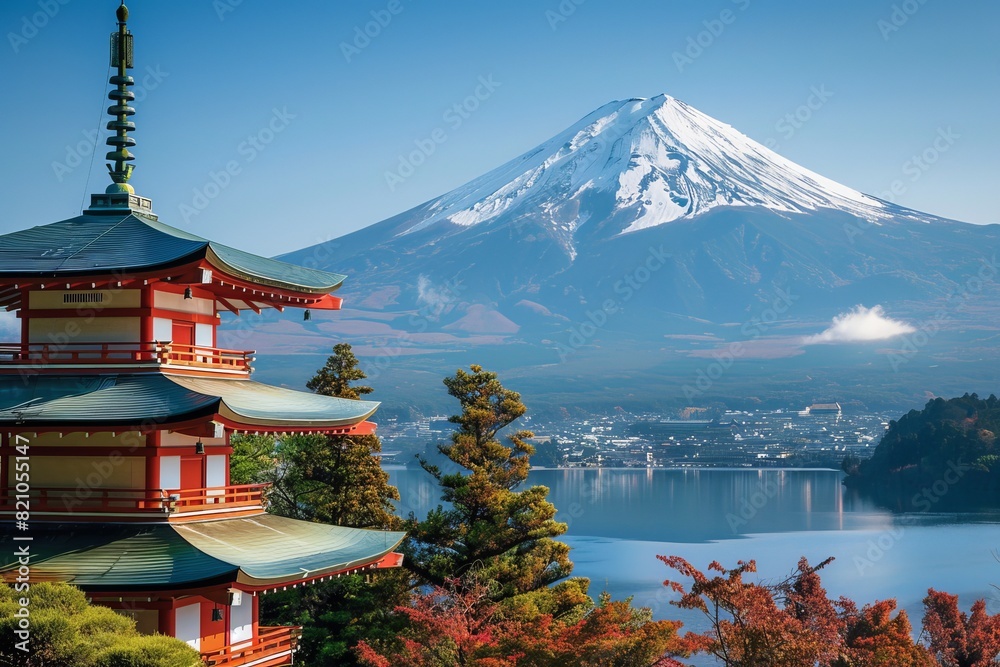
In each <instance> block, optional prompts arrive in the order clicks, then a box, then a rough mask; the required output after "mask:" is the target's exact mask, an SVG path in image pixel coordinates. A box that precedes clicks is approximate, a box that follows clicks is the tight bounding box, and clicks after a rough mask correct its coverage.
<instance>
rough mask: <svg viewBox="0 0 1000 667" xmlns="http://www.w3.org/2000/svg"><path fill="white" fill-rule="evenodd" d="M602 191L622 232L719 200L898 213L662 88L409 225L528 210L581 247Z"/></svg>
mask: <svg viewBox="0 0 1000 667" xmlns="http://www.w3.org/2000/svg"><path fill="white" fill-rule="evenodd" d="M585 196H586V202H585V201H584V200H583V198H584V197H585ZM595 196H596V197H598V198H601V197H603V198H605V199H606V200H607V202H608V207H607V210H610V211H611V215H612V216H613V217H615V218H616V219H617V220H619V221H620V224H621V225H622V227H621V231H620V233H623V234H624V233H629V232H634V231H638V230H641V229H646V228H649V227H654V226H657V225H661V224H664V223H669V222H672V221H674V220H679V219H684V218H691V217H694V216H697V215H700V214H702V213H705V212H707V211H709V210H711V209H713V208H716V207H720V206H759V207H764V208H767V209H771V210H774V211H784V212H790V213H797V212H806V211H814V210H816V209H820V208H827V209H837V210H841V211H847V212H849V213H851V214H853V215H856V216H859V217H861V218H864V219H866V220H869V221H873V222H875V221H878V220H880V219H884V218H889V217H891V215H892V214H891V212H890V211H889V210H888V208H887V205H886V204H885V203H884V202H882V201H880V200H878V199H874V198H872V197H869V196H867V195H864V194H862V193H860V192H858V191H856V190H853V189H851V188H848V187H846V186H844V185H841V184H839V183H836V182H834V181H831V180H830V179H828V178H825V177H823V176H820V175H819V174H816V173H814V172H812V171H810V170H808V169H806V168H804V167H802V166H800V165H797V164H795V163H794V162H792V161H790V160H787V159H785V158H783V157H781V156H780V155H778V154H777V153H775V152H773V151H771V150H770V149H768V148H766V147H765V146H763V145H761V144H759V143H757V142H756V141H753V140H752V139H750V138H749V137H747V136H746V135H744V134H742V133H740V132H738V131H737V130H735V129H733V128H732V127H730V126H729V125H726V124H725V123H722V122H719V121H717V120H715V119H714V118H712V117H710V116H707V115H705V114H703V113H701V112H700V111H698V110H697V109H695V108H693V107H691V106H689V105H687V104H685V103H684V102H681V101H680V100H677V99H675V98H673V97H670V96H668V95H659V96H657V97H653V98H649V99H640V98H635V99H630V100H625V101H615V102H611V103H609V104H606V105H604V106H603V107H601V108H599V109H597V110H596V111H594V112H592V113H591V114H589V115H588V116H586V117H584V118H583V119H582V120H580V121H579V122H578V123H576V124H575V125H573V126H572V127H570V128H568V129H567V130H565V131H563V132H561V133H560V134H558V135H557V136H555V137H553V138H552V139H550V140H549V141H546V142H545V143H543V144H542V145H540V146H538V147H537V148H535V149H534V150H531V151H528V152H527V153H525V154H524V155H521V156H520V157H518V158H516V159H514V160H511V161H510V162H508V163H507V164H504V165H502V166H501V167H499V168H497V169H495V170H493V171H491V172H489V173H487V174H485V175H483V176H480V177H479V178H476V179H474V180H472V181H470V182H469V183H467V184H465V185H463V186H461V187H459V188H457V189H455V190H453V191H452V192H449V193H448V194H446V195H444V196H442V197H440V198H438V199H436V200H434V201H432V202H429V204H428V206H427V215H426V217H424V218H423V219H422V220H420V221H419V222H417V223H416V224H414V225H412V226H410V227H409V228H407V229H406V230H405V231H403V232H402V233H403V234H409V233H411V232H415V231H418V230H420V229H424V228H426V227H428V226H430V225H432V224H434V223H437V222H441V221H445V220H446V221H448V222H451V223H453V224H455V225H462V226H472V225H477V224H481V223H485V222H489V221H492V220H496V219H497V218H499V217H500V216H504V217H505V219H511V220H516V219H519V218H522V217H524V216H531V217H532V218H533V219H536V220H538V219H541V220H542V221H545V222H548V223H549V224H550V226H551V229H552V231H553V233H554V234H555V235H556V236H557V237H560V238H561V239H562V240H563V243H564V245H565V246H566V247H567V250H568V251H570V253H571V254H574V253H573V252H572V247H573V241H572V236H573V233H574V231H575V230H576V229H577V228H579V227H580V226H581V225H583V224H585V223H586V222H587V221H588V219H589V218H590V217H591V214H592V208H593V202H594V201H597V200H595V199H594V197H595ZM600 208H601V210H602V211H605V214H606V210H605V208H606V207H605V206H601V207H600Z"/></svg>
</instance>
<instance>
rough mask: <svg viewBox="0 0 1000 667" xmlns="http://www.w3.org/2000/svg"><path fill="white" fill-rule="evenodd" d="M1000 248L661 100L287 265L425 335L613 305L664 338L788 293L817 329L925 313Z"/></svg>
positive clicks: (584, 126) (607, 117)
mask: <svg viewBox="0 0 1000 667" xmlns="http://www.w3.org/2000/svg"><path fill="white" fill-rule="evenodd" d="M998 249H1000V230H998V227H997V226H995V225H992V226H977V225H967V224H964V223H959V222H954V221H950V220H945V219H942V218H937V217H935V216H932V215H927V214H923V213H920V212H917V211H913V210H910V209H905V208H902V207H899V206H896V205H893V204H891V203H888V202H885V201H882V200H879V199H877V198H874V197H871V196H869V195H865V194H862V193H861V192H858V191H856V190H853V189H851V188H849V187H846V186H844V185H841V184H839V183H836V182H834V181H832V180H830V179H828V178H825V177H823V176H820V175H819V174H817V173H814V172H812V171H810V170H808V169H806V168H804V167H802V166H800V165H797V164H795V163H794V162H791V161H790V160H787V159H785V158H783V157H782V156H780V155H778V154H777V153H775V152H773V151H771V150H769V149H768V148H766V147H764V146H762V145H761V144H759V143H757V142H755V141H753V140H751V139H749V138H748V137H746V136H745V135H743V134H741V133H740V132H738V131H737V130H735V129H733V128H732V127H730V126H729V125H726V124H725V123H722V122H720V121H718V120H715V119H713V118H711V117H709V116H706V115H705V114H703V113H701V112H700V111H698V110H696V109H694V108H692V107H691V106H689V105H687V104H685V103H683V102H681V101H679V100H676V99H674V98H671V97H668V96H665V95H661V96H658V97H654V98H650V99H630V100H626V101H618V102H612V103H610V104H607V105H605V106H603V107H601V108H600V109H597V110H596V111H594V112H593V113H591V114H589V115H587V116H586V117H584V118H583V119H582V120H580V121H579V122H577V123H575V124H574V125H572V126H571V127H569V128H568V129H566V130H564V131H563V132H561V133H559V134H558V135H556V136H555V137H554V138H552V139H551V140H549V141H546V142H545V143H543V144H542V145H540V146H538V147H536V148H535V149H533V150H530V151H528V152H527V153H524V154H523V155H521V156H520V157H518V158H516V159H514V160H511V161H510V162H508V163H506V164H504V165H502V166H501V167H499V168H497V169H494V170H493V171H490V172H489V173H487V174H485V175H483V176H480V177H479V178H476V179H474V180H472V181H470V182H468V183H467V184H465V185H463V186H461V187H459V188H457V189H455V190H453V191H452V192H449V193H447V194H445V195H443V196H441V197H439V198H437V199H434V200H432V201H430V202H427V203H425V204H422V205H420V206H418V207H416V208H414V209H411V210H409V211H406V212H404V213H401V214H399V215H397V216H394V217H392V218H389V219H388V220H385V221H383V222H380V223H377V224H375V225H372V226H370V227H367V228H365V229H362V230H360V231H358V232H355V233H353V234H349V235H346V236H344V237H341V238H338V239H335V240H333V241H330V242H327V243H325V244H322V245H321V246H316V247H312V248H305V249H303V250H300V251H297V252H294V253H291V254H289V255H286V256H284V257H283V259H286V260H288V261H292V262H300V263H305V264H307V265H310V266H316V265H318V266H320V267H321V268H327V269H331V270H336V271H340V272H344V273H347V274H348V275H349V276H350V278H349V281H348V283H347V286H346V287H345V289H344V296H345V298H346V299H347V303H348V305H349V306H351V307H354V308H359V309H370V310H373V311H380V312H382V313H386V314H388V313H396V314H398V315H400V316H402V315H403V314H412V313H417V314H418V317H417V318H416V320H417V324H412V322H411V324H412V326H413V327H417V326H418V325H419V327H418V328H420V330H421V332H424V331H428V330H434V331H438V332H440V333H441V334H442V335H444V334H447V335H450V336H461V335H464V334H468V333H473V332H474V333H485V334H496V335H498V336H499V335H502V336H510V335H513V334H515V333H517V334H519V335H521V336H526V335H527V334H528V333H529V332H532V331H534V332H536V333H539V332H542V333H545V332H548V333H551V332H552V331H553V330H554V329H557V328H558V327H560V326H565V323H567V322H569V323H572V322H579V321H581V318H583V317H585V316H586V314H587V313H591V312H593V308H594V307H595V304H602V303H606V302H608V300H609V299H610V300H612V301H614V302H615V305H616V311H615V312H616V315H615V319H616V322H618V323H619V326H622V327H625V328H626V329H627V330H628V332H629V334H630V335H632V334H635V335H644V336H647V335H648V336H653V337H659V336H662V334H663V333H664V332H668V331H669V329H670V327H671V326H672V324H671V322H675V321H676V318H678V317H682V318H684V317H686V318H703V319H709V320H712V321H715V322H741V321H744V320H745V319H746V318H748V317H751V316H752V315H753V313H754V312H756V311H757V310H760V308H761V307H762V306H763V305H766V304H768V303H770V302H771V301H773V299H774V298H775V296H774V295H775V294H776V293H779V292H782V291H785V292H787V291H788V290H789V289H794V290H795V294H796V295H797V301H796V312H797V313H806V312H812V313H814V314H815V313H819V314H822V315H823V316H824V317H826V316H832V315H835V314H836V312H837V311H836V309H837V308H849V307H851V306H853V305H855V304H857V303H869V304H870V305H874V304H876V303H883V304H886V303H890V302H893V301H896V302H901V301H907V302H915V301H916V302H919V301H922V300H923V301H926V300H928V299H931V298H934V297H941V296H943V295H946V294H947V293H948V292H949V291H950V290H953V289H954V288H955V286H956V285H959V284H960V283H961V282H962V281H963V279H964V278H963V276H967V275H973V274H974V273H975V271H976V269H977V267H978V266H979V263H980V262H981V260H982V257H989V256H990V255H991V254H995V253H996V252H997V250H998ZM651 257H654V258H655V261H652V260H651V259H650V258H651ZM654 265H655V270H653V269H652V267H653V266H654ZM643 266H646V267H648V270H647V269H642V270H641V271H640V268H639V267H643ZM637 271H640V273H641V272H642V271H646V273H647V275H644V276H642V277H644V280H642V281H641V284H639V285H631V286H629V287H628V288H627V289H626V288H624V287H622V285H623V281H625V282H626V283H627V282H628V280H629V277H630V276H635V275H636V272H637ZM828 310H831V311H833V312H831V313H829V314H827V312H826V311H828ZM427 313H431V315H430V316H428V315H427ZM671 318H673V319H671ZM390 319H391V318H390ZM382 321H390V320H389V319H383V320H382ZM401 322H402V320H400V319H397V320H396V324H399V325H400V326H401V327H404V328H405V326H406V325H404V324H400V323H401ZM396 324H393V325H392V326H396ZM380 326H381V325H380ZM362 328H363V327H362ZM365 330H366V331H367V329H365ZM529 337H530V336H529Z"/></svg>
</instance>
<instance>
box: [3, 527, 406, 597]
mask: <svg viewBox="0 0 1000 667" xmlns="http://www.w3.org/2000/svg"><path fill="white" fill-rule="evenodd" d="M7 527H8V529H9V530H13V524H8V525H7ZM32 531H33V532H32V537H33V540H32V542H31V552H32V558H31V576H32V580H33V581H62V582H66V583H70V584H74V585H76V586H80V587H81V588H83V589H85V590H87V591H95V592H96V591H129V590H147V591H152V590H170V589H186V588H196V587H199V586H209V585H216V584H220V583H227V582H236V583H240V584H244V585H247V586H253V587H260V588H266V587H269V586H281V585H285V584H291V583H293V582H298V581H304V580H309V579H315V578H318V577H322V576H326V575H328V574H333V573H337V572H343V571H345V570H350V569H355V568H360V567H364V566H366V565H370V564H373V563H376V562H378V561H379V560H381V559H382V558H383V557H385V556H386V555H388V554H389V553H390V552H392V551H393V549H395V548H396V547H397V546H398V545H399V543H400V542H402V540H403V538H404V537H405V536H406V534H405V533H402V532H391V531H382V530H370V529H362V528H347V527H344V526H331V525H328V524H321V523H312V522H309V521H299V520H296V519H289V518H286V517H281V516H277V515H274V514H259V515H256V516H252V517H244V518H236V519H220V520H215V521H202V522H196V523H184V524H153V525H149V524H146V525H135V524H133V525H123V524H58V525H52V526H47V525H36V526H34V527H33V528H32ZM0 562H2V563H3V564H2V565H0V577H3V578H10V577H13V576H16V574H17V568H18V562H17V559H16V557H11V556H9V555H8V556H7V557H6V558H4V559H3V561H0Z"/></svg>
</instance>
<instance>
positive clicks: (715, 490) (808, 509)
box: [390, 468, 1000, 630]
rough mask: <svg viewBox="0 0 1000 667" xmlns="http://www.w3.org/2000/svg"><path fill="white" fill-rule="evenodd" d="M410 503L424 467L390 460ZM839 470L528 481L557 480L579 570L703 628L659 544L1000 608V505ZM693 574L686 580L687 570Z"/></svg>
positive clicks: (701, 564)
mask: <svg viewBox="0 0 1000 667" xmlns="http://www.w3.org/2000/svg"><path fill="white" fill-rule="evenodd" d="M390 475H391V477H392V483H393V484H394V485H396V486H397V487H398V488H399V491H400V496H401V498H402V500H401V502H400V511H401V513H403V514H404V515H405V514H407V513H409V512H410V511H413V512H415V513H417V514H418V515H422V514H423V513H425V512H426V511H427V510H428V509H429V508H431V507H434V506H436V505H437V504H438V503H439V493H438V491H437V487H436V486H435V485H434V483H433V482H434V480H433V479H432V478H431V477H430V475H428V474H427V473H425V472H424V471H422V470H404V469H395V470H390ZM842 479H843V474H842V473H840V472H838V471H833V470H774V469H768V470H749V469H739V470H724V469H597V468H576V469H567V470H533V471H532V472H531V476H530V478H529V483H531V484H543V485H545V486H547V487H549V489H550V494H549V498H550V499H551V500H552V502H553V503H554V504H555V506H556V508H558V510H559V514H558V516H557V519H558V520H559V521H563V522H565V523H567V524H569V530H568V531H567V533H566V535H564V536H563V537H562V538H560V539H562V540H563V541H565V542H567V543H568V544H569V545H570V546H571V547H572V548H573V550H572V553H571V554H570V556H571V558H572V560H573V562H574V563H575V564H576V567H575V569H574V572H573V574H574V576H583V577H589V578H590V580H591V582H592V584H591V594H592V595H593V596H594V597H596V595H597V594H598V593H599V592H600V591H601V590H604V589H606V590H608V591H610V592H611V593H612V594H613V596H614V597H615V598H622V597H626V596H634V601H635V603H636V604H638V605H641V606H646V607H651V608H652V609H653V611H654V613H655V615H656V617H658V618H673V619H681V620H683V621H684V622H685V626H686V627H688V628H689V629H697V630H703V629H704V627H703V624H702V621H701V619H700V618H698V617H696V616H692V615H691V614H690V612H683V613H682V611H681V610H678V609H677V608H676V607H674V606H672V605H670V604H669V602H670V600H672V599H676V596H675V595H674V594H672V593H669V592H668V591H667V590H666V589H665V588H664V587H663V585H662V583H663V580H664V579H666V578H668V577H669V578H675V575H676V573H674V572H673V571H672V570H668V568H667V567H666V566H665V565H663V564H662V563H661V562H660V561H658V560H656V555H657V554H663V555H676V556H682V557H684V558H686V559H687V560H689V561H690V562H691V563H692V564H693V565H694V566H695V567H697V568H699V569H701V570H703V571H704V570H705V569H706V568H707V566H708V564H709V563H710V562H711V561H713V560H718V561H720V562H721V563H722V564H723V565H724V566H726V567H732V566H734V565H735V564H736V561H737V560H741V559H742V560H750V559H754V560H756V561H757V565H758V570H759V576H760V577H762V578H763V579H783V578H784V577H785V576H786V575H788V574H789V573H790V572H791V571H792V570H793V569H794V567H795V564H796V562H797V561H798V559H799V557H800V556H805V557H807V558H808V559H809V561H810V562H812V563H819V562H820V561H822V560H824V559H825V558H827V557H829V556H834V557H835V558H836V560H835V561H834V562H833V563H831V564H830V565H828V566H827V567H826V568H825V569H824V570H823V571H822V572H821V575H822V579H823V583H824V585H825V587H826V589H827V591H828V593H829V594H830V596H831V597H833V598H836V597H839V596H841V595H846V596H848V597H851V598H853V599H854V600H855V601H856V602H858V603H859V605H860V604H863V603H868V602H873V601H874V600H876V599H883V598H893V597H894V598H896V599H897V601H898V602H899V603H900V606H901V607H903V608H905V609H906V610H907V612H908V613H909V614H910V620H911V622H912V623H913V624H914V625H915V626H917V628H919V625H920V619H921V617H922V615H923V611H922V605H921V600H922V599H923V597H924V596H925V595H926V593H927V589H928V588H929V587H934V588H936V589H938V590H945V591H948V592H949V593H953V594H958V595H959V596H960V601H959V602H960V605H961V607H962V608H963V609H965V610H967V609H968V607H969V606H970V605H971V604H972V602H973V600H975V599H977V598H986V599H987V601H988V607H989V610H990V611H991V612H992V613H997V612H1000V595H998V594H997V592H996V590H995V589H994V588H993V587H992V584H994V583H997V584H1000V562H998V561H997V559H996V558H994V550H996V549H998V548H1000V530H998V524H1000V512H974V513H973V512H970V513H936V512H934V510H933V505H931V503H929V502H925V503H921V504H920V505H919V507H921V508H924V507H926V506H928V505H931V509H930V511H926V512H910V513H892V512H889V511H886V510H884V509H881V508H880V507H878V506H876V505H875V504H874V503H873V502H871V501H870V500H867V499H865V498H864V497H862V496H859V495H858V494H857V492H855V491H853V490H849V489H845V488H844V486H843V485H842V484H841V480H842ZM685 583H687V582H685Z"/></svg>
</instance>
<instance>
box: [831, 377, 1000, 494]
mask: <svg viewBox="0 0 1000 667" xmlns="http://www.w3.org/2000/svg"><path fill="white" fill-rule="evenodd" d="M997 433H1000V400H998V399H997V397H996V396H994V395H992V394H991V395H990V397H989V398H987V399H981V398H979V396H977V395H976V394H966V395H965V396H962V397H961V398H952V399H950V400H947V401H946V400H944V399H943V398H936V399H934V400H933V401H929V402H928V403H927V405H926V406H925V407H924V409H923V410H920V411H917V410H911V411H910V412H909V413H908V414H906V415H904V416H903V417H902V418H900V420H899V421H891V422H889V429H888V430H887V431H886V433H885V435H884V436H883V437H882V441H881V442H880V443H879V445H878V447H877V448H876V449H875V453H874V454H873V455H872V457H871V458H870V459H867V460H861V459H859V458H857V457H853V456H849V457H847V458H846V459H844V462H843V469H844V472H846V473H847V475H848V477H847V478H846V479H845V480H844V483H845V484H846V485H847V486H850V487H855V488H858V489H861V490H862V491H864V492H866V493H869V494H871V495H872V496H874V497H875V498H876V499H877V500H878V501H880V502H882V503H883V504H886V505H889V506H890V507H892V508H893V509H896V510H899V511H903V512H927V511H932V510H934V509H943V508H955V507H963V508H968V507H970V506H974V507H1000V443H998V442H997Z"/></svg>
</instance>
